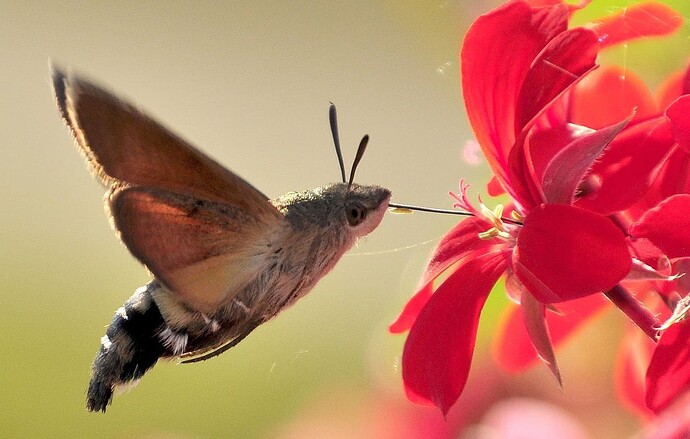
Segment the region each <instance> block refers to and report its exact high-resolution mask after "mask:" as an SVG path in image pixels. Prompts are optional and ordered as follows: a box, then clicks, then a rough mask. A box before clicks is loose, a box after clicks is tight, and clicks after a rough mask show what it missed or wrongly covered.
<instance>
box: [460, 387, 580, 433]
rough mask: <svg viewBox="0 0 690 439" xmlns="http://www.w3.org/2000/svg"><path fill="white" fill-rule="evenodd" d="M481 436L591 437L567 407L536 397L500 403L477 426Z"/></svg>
mask: <svg viewBox="0 0 690 439" xmlns="http://www.w3.org/2000/svg"><path fill="white" fill-rule="evenodd" d="M477 430H478V431H481V432H485V431H486V432H487V433H486V434H482V433H479V434H478V435H477V436H474V435H470V436H471V437H480V438H495V439H497V438H500V439H554V438H558V439H590V437H591V436H589V435H588V434H587V430H586V429H585V428H584V426H583V425H582V424H580V423H579V422H578V420H577V419H576V418H575V417H574V416H573V415H572V414H571V413H569V412H568V411H567V410H565V409H562V408H560V407H558V405H556V404H554V403H550V402H546V401H543V400H539V399H535V398H515V397H513V398H507V399H503V400H501V401H499V402H497V403H496V404H495V405H494V406H493V407H491V409H490V410H489V412H488V413H487V414H486V416H485V417H484V420H483V422H482V424H481V427H480V428H478V429H477Z"/></svg>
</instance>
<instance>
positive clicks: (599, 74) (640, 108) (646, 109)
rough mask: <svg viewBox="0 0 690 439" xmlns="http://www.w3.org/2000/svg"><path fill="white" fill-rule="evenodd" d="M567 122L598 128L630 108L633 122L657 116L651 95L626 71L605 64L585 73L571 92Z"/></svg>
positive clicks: (611, 122) (638, 78)
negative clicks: (570, 113) (570, 105)
mask: <svg viewBox="0 0 690 439" xmlns="http://www.w3.org/2000/svg"><path fill="white" fill-rule="evenodd" d="M571 103H572V107H571V110H572V116H571V121H572V122H573V123H576V124H578V125H584V126H586V127H589V128H593V129H598V128H603V127H605V126H609V125H612V124H614V123H617V122H618V121H620V120H623V119H625V118H626V117H628V116H629V115H630V114H631V113H632V112H633V111H634V112H635V115H634V117H633V122H636V121H640V120H645V119H648V118H650V117H652V116H655V115H658V113H659V109H658V108H657V105H656V102H655V100H654V96H652V94H651V93H650V92H649V89H648V88H647V85H646V84H645V83H644V81H643V80H642V79H641V78H640V77H639V76H637V75H636V74H635V73H633V72H632V71H630V70H626V69H624V68H623V67H619V66H615V65H613V66H605V67H602V68H600V69H597V70H595V71H594V72H592V73H590V74H589V75H587V77H586V78H584V79H583V80H582V81H580V83H579V84H577V86H576V87H575V91H574V93H573V95H572V100H571Z"/></svg>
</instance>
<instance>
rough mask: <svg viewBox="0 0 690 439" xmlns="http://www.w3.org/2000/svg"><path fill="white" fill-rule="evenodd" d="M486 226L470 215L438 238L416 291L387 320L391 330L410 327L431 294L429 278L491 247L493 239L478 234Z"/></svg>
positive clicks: (431, 280)
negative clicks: (389, 320) (397, 313)
mask: <svg viewBox="0 0 690 439" xmlns="http://www.w3.org/2000/svg"><path fill="white" fill-rule="evenodd" d="M487 228H488V226H487V224H486V223H484V221H483V220H481V219H478V218H475V217H470V218H467V219H465V220H463V221H461V222H460V223H458V224H457V225H456V226H455V227H453V228H452V229H451V230H450V232H448V233H447V234H446V235H445V236H444V237H443V238H442V239H441V241H440V242H439V243H438V245H437V246H436V248H435V249H434V251H433V253H432V255H431V258H430V259H429V262H428V263H427V267H426V270H425V271H424V274H423V275H422V278H421V279H420V282H419V290H418V292H417V293H416V294H415V295H414V296H413V297H412V299H410V300H409V301H408V302H407V304H406V305H405V308H404V309H403V311H402V313H400V315H399V316H398V318H397V319H395V321H394V322H393V323H391V324H390V326H389V327H388V330H389V331H390V332H392V333H394V334H399V333H401V332H405V331H407V330H408V329H410V328H411V327H412V325H413V324H414V321H415V320H416V319H417V315H418V314H419V312H420V311H421V310H422V308H424V305H425V304H426V302H427V301H428V300H429V299H430V298H431V294H432V292H433V285H432V282H433V281H434V279H436V278H437V277H438V276H439V275H440V274H441V273H443V272H444V271H445V270H446V269H448V268H449V267H450V266H451V265H453V264H454V263H455V262H457V261H459V260H460V259H462V258H463V257H465V256H466V255H467V254H468V253H470V252H473V251H477V250H482V251H485V252H488V251H491V249H492V247H494V246H495V245H496V243H495V242H494V241H492V240H486V239H480V238H479V234H480V233H481V232H484V231H486V230H487Z"/></svg>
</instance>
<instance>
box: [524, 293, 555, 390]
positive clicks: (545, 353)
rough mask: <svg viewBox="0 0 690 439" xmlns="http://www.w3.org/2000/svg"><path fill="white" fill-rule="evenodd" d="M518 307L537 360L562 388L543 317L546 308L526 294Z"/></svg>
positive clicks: (544, 317)
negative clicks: (537, 357) (542, 363)
mask: <svg viewBox="0 0 690 439" xmlns="http://www.w3.org/2000/svg"><path fill="white" fill-rule="evenodd" d="M520 307H521V308H522V315H523V321H524V324H525V329H526V330H527V333H528V334H529V338H530V340H532V344H533V345H534V348H535V349H536V350H537V354H538V355H539V358H540V359H541V360H542V361H543V362H544V364H546V366H547V367H548V368H549V370H550V371H551V374H553V376H554V378H556V381H557V382H558V387H561V388H562V387H563V381H562V380H561V372H560V371H559V370H558V364H557V363H556V354H554V352H553V345H552V343H551V337H550V336H549V328H548V327H547V325H546V316H545V315H544V312H545V310H546V307H545V306H544V304H543V303H541V302H539V301H538V300H537V299H535V298H534V296H532V295H531V294H530V293H528V292H524V293H523V294H522V301H521V302H520Z"/></svg>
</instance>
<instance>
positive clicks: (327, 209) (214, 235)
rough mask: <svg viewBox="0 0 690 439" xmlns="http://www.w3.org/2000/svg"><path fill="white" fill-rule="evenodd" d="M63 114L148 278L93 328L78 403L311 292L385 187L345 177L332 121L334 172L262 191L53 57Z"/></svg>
mask: <svg viewBox="0 0 690 439" xmlns="http://www.w3.org/2000/svg"><path fill="white" fill-rule="evenodd" d="M52 82H53V88H54V92H55V98H56V100H57V105H58V108H59V110H60V113H61V115H62V117H63V119H64V121H65V122H66V124H67V126H68V127H69V129H70V130H71V133H72V135H73V136H74V138H75V140H76V144H77V147H78V149H79V151H80V152H81V153H82V154H83V156H84V158H85V159H86V163H87V165H88V167H89V168H90V170H91V172H92V173H93V175H94V176H95V177H96V179H97V180H98V181H99V182H100V183H101V184H102V185H104V186H105V188H106V194H105V210H106V212H107V215H108V217H109V219H110V222H111V224H112V226H113V228H114V230H115V232H116V233H117V235H118V236H119V238H120V239H121V240H122V242H123V243H124V244H125V246H126V247H127V248H128V249H129V251H130V252H131V253H132V255H133V256H134V257H135V258H137V259H138V260H139V261H140V262H142V263H143V264H144V265H145V266H146V268H147V269H148V270H149V271H150V272H151V274H152V275H153V279H152V280H151V281H150V282H149V283H148V284H146V285H144V286H142V287H140V288H138V289H137V290H136V291H135V292H134V294H133V295H132V296H131V297H130V298H129V299H128V300H127V301H126V302H125V303H124V305H123V306H122V307H120V308H119V309H118V310H117V311H116V312H115V315H114V317H113V319H112V321H111V322H110V325H109V326H108V328H107V330H106V333H105V335H104V336H103V337H102V338H101V344H100V348H99V350H98V353H97V355H96V358H95V359H94V362H93V365H92V369H91V381H90V383H89V387H88V390H87V403H86V407H87V409H88V410H89V411H103V412H105V410H106V407H107V406H108V405H109V404H110V403H111V401H112V398H113V392H114V390H115V389H116V388H117V387H119V386H124V385H128V384H132V383H134V382H136V381H137V380H138V379H139V378H141V377H142V376H143V375H144V374H145V373H146V371H148V370H149V369H151V368H152V367H153V366H154V365H155V364H156V362H157V361H158V360H159V359H181V361H182V363H191V362H196V361H200V360H205V359H208V358H211V357H213V356H215V355H218V354H220V353H222V352H224V351H226V350H227V349H229V348H231V347H233V346H235V345H236V344H237V343H239V342H240V341H242V340H243V339H244V338H245V337H247V335H249V334H250V333H251V332H252V331H253V330H254V329H256V328H257V327H258V326H259V325H261V324H262V323H264V322H266V321H268V320H270V319H272V318H273V317H275V316H276V315H277V314H278V313H279V312H280V311H282V310H283V309H285V308H287V307H289V306H290V305H292V304H293V303H295V301H297V300H298V299H299V298H301V297H303V296H304V295H305V294H306V293H307V292H309V291H310V290H311V289H312V288H313V287H314V285H315V284H316V283H317V282H318V281H319V279H321V278H322V277H323V276H324V275H325V274H326V273H328V272H329V271H330V270H331V269H332V268H333V267H334V265H335V264H336V263H337V262H338V260H339V259H340V257H341V256H342V255H343V254H344V253H345V252H346V251H347V250H348V249H350V248H351V247H352V246H353V244H354V243H355V242H356V241H357V239H358V238H359V237H362V236H365V235H367V234H369V233H370V232H372V231H373V230H374V229H375V228H376V227H377V226H378V225H379V223H380V222H381V220H382V218H383V216H384V213H385V212H386V209H387V208H388V205H389V201H390V197H391V192H390V191H389V190H388V189H386V188H383V187H380V186H363V185H359V184H356V183H354V182H353V179H354V174H355V170H356V167H357V164H358V163H359V160H360V159H361V158H362V154H363V153H364V149H365V147H366V144H367V141H368V136H365V137H364V138H363V139H362V142H361V143H360V148H359V150H358V152H357V155H356V158H355V161H354V163H353V165H352V169H351V172H350V178H349V180H347V181H346V179H345V168H344V165H343V160H342V154H341V152H340V145H339V140H338V130H337V122H336V117H335V107H333V106H331V111H330V115H331V128H332V133H333V138H334V141H335V144H336V151H337V153H338V159H339V163H340V169H341V176H342V182H340V183H335V184H329V185H327V186H323V187H319V188H316V189H311V190H305V191H302V192H289V193H287V194H285V195H283V196H280V197H278V198H275V199H269V198H268V197H267V196H266V195H264V194H263V193H261V192H260V191H259V190H257V189H256V188H255V187H254V186H252V185H251V184H249V183H247V182H246V181H245V180H243V179H242V178H240V177H239V176H237V175H236V174H235V173H233V172H231V171H229V170H228V169H226V168H225V167H223V166H222V165H220V164H219V163H217V162H216V161H214V160H213V159H211V158H209V157H208V156H207V155H205V154H204V153H202V152H201V151H199V150H198V149H196V148H194V147H192V146H191V145H190V144H189V143H187V142H186V141H184V140H183V139H181V138H180V137H178V136H176V135H175V134H173V133H172V132H171V131H169V130H167V129H166V128H164V127H163V126H162V125H161V124H159V123H158V122H156V121H155V120H154V119H152V118H151V117H149V116H147V115H146V114H144V113H143V112H142V111H140V110H138V109H137V108H135V107H134V106H133V105H131V104H129V103H127V102H126V101H124V100H121V99H120V98H118V97H116V96H114V95H113V94H111V93H109V92H108V91H106V90H104V89H103V88H101V87H99V86H98V85H96V84H94V83H92V82H90V81H88V80H86V79H84V78H82V77H80V76H78V75H75V74H73V73H71V72H65V71H63V70H61V69H59V68H56V67H53V68H52Z"/></svg>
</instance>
